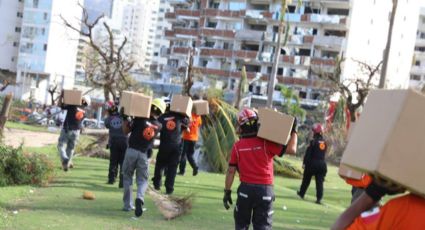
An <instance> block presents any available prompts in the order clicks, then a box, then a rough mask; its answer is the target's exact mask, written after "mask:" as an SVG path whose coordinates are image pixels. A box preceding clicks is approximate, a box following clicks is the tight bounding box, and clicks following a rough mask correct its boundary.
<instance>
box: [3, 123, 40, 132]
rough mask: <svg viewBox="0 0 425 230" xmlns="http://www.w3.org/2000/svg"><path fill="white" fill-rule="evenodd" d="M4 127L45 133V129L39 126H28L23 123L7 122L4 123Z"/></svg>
mask: <svg viewBox="0 0 425 230" xmlns="http://www.w3.org/2000/svg"><path fill="white" fill-rule="evenodd" d="M5 126H6V128H9V129H20V130H26V131H33V132H47V127H46V126H41V125H28V124H25V123H20V122H12V121H8V122H6V125H5Z"/></svg>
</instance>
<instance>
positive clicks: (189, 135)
mask: <svg viewBox="0 0 425 230" xmlns="http://www.w3.org/2000/svg"><path fill="white" fill-rule="evenodd" d="M201 125H202V119H201V116H199V115H196V114H194V113H192V118H190V123H189V129H190V132H187V131H184V132H183V140H186V141H198V139H199V137H198V136H199V127H200V126H201Z"/></svg>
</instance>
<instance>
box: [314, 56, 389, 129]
mask: <svg viewBox="0 0 425 230" xmlns="http://www.w3.org/2000/svg"><path fill="white" fill-rule="evenodd" d="M343 62H344V57H341V58H337V59H336V64H335V69H334V71H333V73H325V72H323V71H321V72H319V73H315V74H316V75H317V76H318V77H319V78H320V79H322V80H325V81H327V82H329V83H330V84H331V87H333V90H334V91H336V92H339V93H340V94H341V96H342V97H344V99H345V101H346V106H347V108H348V110H349V111H350V115H351V116H350V119H351V122H356V120H357V117H356V112H357V110H358V109H359V108H360V107H361V106H363V105H364V103H365V101H366V98H367V96H368V94H369V91H370V90H371V89H373V88H376V87H377V84H376V83H375V82H374V78H375V77H377V76H378V74H379V73H380V69H381V65H382V61H380V62H379V63H378V65H376V66H374V65H370V64H368V63H365V62H362V61H358V60H354V62H356V63H357V64H358V65H359V66H360V69H361V70H362V72H363V73H364V74H365V75H366V78H362V77H358V78H356V79H353V80H345V81H341V74H342V70H341V66H342V63H343ZM313 72H314V71H313Z"/></svg>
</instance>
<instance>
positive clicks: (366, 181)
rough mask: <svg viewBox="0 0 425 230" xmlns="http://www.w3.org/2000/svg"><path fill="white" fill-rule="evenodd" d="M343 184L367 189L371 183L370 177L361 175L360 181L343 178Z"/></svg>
mask: <svg viewBox="0 0 425 230" xmlns="http://www.w3.org/2000/svg"><path fill="white" fill-rule="evenodd" d="M345 182H346V183H347V184H349V185H352V186H354V187H357V188H367V186H369V185H370V183H372V177H370V176H369V175H367V174H363V176H362V179H360V180H356V179H350V178H345Z"/></svg>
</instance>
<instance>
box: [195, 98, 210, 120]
mask: <svg viewBox="0 0 425 230" xmlns="http://www.w3.org/2000/svg"><path fill="white" fill-rule="evenodd" d="M193 107H194V108H195V113H196V114H197V115H200V116H202V115H208V114H210V106H209V104H208V101H204V100H196V101H193Z"/></svg>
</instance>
